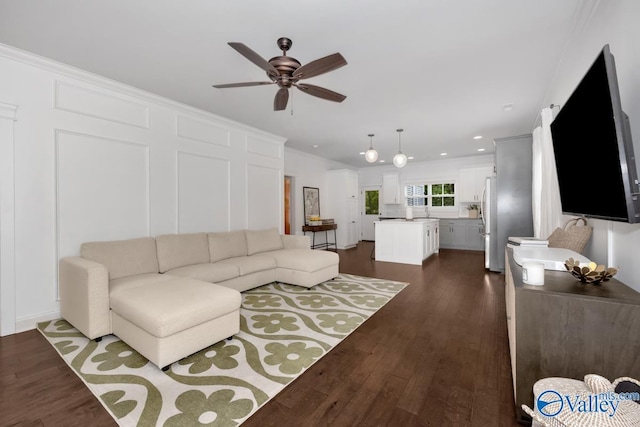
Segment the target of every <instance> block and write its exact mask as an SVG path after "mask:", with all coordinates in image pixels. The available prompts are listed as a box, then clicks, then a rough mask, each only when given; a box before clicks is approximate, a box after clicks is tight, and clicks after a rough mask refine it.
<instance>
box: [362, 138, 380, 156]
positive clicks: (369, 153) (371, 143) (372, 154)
mask: <svg viewBox="0 0 640 427" xmlns="http://www.w3.org/2000/svg"><path fill="white" fill-rule="evenodd" d="M374 136H375V135H374V134H372V133H370V134H369V149H368V150H367V152H366V153H364V159H365V160H366V161H367V162H369V163H373V162H375V161H376V160H378V152H377V151H376V150H374V149H373V137H374Z"/></svg>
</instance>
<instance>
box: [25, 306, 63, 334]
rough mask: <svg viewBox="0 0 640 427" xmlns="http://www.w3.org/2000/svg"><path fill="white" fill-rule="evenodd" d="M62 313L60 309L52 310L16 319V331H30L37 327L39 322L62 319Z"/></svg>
mask: <svg viewBox="0 0 640 427" xmlns="http://www.w3.org/2000/svg"><path fill="white" fill-rule="evenodd" d="M61 317H62V315H61V314H60V310H55V311H50V312H48V313H40V314H37V315H35V316H29V317H23V318H22V319H16V329H15V331H16V333H19V332H25V331H29V330H31V329H35V328H36V326H37V324H38V323H39V322H46V321H47V320H55V319H60V318H61Z"/></svg>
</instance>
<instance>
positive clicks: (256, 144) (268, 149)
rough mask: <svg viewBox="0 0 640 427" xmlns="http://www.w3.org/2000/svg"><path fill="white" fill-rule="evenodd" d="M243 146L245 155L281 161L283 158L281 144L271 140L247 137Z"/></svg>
mask: <svg viewBox="0 0 640 427" xmlns="http://www.w3.org/2000/svg"><path fill="white" fill-rule="evenodd" d="M245 144H246V150H247V153H253V154H259V155H261V156H266V157H272V158H274V159H282V157H283V146H282V144H277V143H274V142H273V140H269V139H265V138H259V137H256V136H253V135H247V139H246V142H245Z"/></svg>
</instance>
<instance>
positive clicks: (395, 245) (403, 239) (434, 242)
mask: <svg viewBox="0 0 640 427" xmlns="http://www.w3.org/2000/svg"><path fill="white" fill-rule="evenodd" d="M374 224H375V236H376V247H375V259H376V261H387V262H398V263H402V264H413V265H421V264H422V261H424V260H425V259H427V258H428V257H429V256H430V255H432V254H434V253H437V252H438V250H439V248H440V243H439V230H438V229H439V228H440V221H439V220H437V219H426V218H425V219H414V220H405V219H390V220H386V221H375V222H374Z"/></svg>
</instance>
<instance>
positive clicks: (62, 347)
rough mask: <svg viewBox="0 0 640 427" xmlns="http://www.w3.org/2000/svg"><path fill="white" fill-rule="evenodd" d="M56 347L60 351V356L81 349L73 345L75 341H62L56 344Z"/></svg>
mask: <svg viewBox="0 0 640 427" xmlns="http://www.w3.org/2000/svg"><path fill="white" fill-rule="evenodd" d="M54 345H55V347H56V348H57V349H58V351H59V352H60V354H68V353H71V352H73V351H76V350H77V349H78V348H80V347H78V346H77V345H73V341H60V342H57V343H55V344H54Z"/></svg>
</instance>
